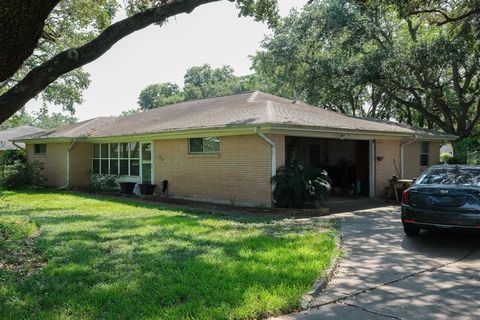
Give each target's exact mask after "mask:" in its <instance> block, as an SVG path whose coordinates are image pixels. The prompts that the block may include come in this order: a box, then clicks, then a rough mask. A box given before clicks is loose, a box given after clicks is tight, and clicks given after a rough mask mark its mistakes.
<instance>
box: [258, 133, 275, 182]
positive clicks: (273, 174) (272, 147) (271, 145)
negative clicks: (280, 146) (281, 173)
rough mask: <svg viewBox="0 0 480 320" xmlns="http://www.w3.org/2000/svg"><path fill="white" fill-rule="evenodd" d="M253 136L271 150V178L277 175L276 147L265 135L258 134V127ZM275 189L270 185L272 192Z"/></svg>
mask: <svg viewBox="0 0 480 320" xmlns="http://www.w3.org/2000/svg"><path fill="white" fill-rule="evenodd" d="M255 134H256V135H257V136H259V137H260V138H262V139H263V141H265V142H266V143H268V144H269V145H270V147H271V149H272V177H274V176H275V175H276V174H277V145H276V144H275V142H273V141H272V140H270V139H269V138H268V137H267V136H266V135H264V134H263V133H261V132H260V129H259V128H258V127H255ZM274 189H275V185H274V184H272V191H273V190H274Z"/></svg>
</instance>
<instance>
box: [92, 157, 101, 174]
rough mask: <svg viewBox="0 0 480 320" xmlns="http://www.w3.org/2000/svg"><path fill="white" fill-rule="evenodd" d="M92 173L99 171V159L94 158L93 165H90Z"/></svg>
mask: <svg viewBox="0 0 480 320" xmlns="http://www.w3.org/2000/svg"><path fill="white" fill-rule="evenodd" d="M92 171H93V174H97V173H100V160H98V159H94V160H93V166H92Z"/></svg>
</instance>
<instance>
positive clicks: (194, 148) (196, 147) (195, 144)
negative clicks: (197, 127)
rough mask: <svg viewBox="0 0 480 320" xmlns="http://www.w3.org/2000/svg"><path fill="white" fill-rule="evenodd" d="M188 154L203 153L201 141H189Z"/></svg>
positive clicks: (198, 139)
mask: <svg viewBox="0 0 480 320" xmlns="http://www.w3.org/2000/svg"><path fill="white" fill-rule="evenodd" d="M189 143H190V152H203V139H202V138H193V139H189Z"/></svg>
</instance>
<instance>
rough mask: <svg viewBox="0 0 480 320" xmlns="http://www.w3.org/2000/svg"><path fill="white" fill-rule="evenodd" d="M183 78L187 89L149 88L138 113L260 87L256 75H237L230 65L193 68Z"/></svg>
mask: <svg viewBox="0 0 480 320" xmlns="http://www.w3.org/2000/svg"><path fill="white" fill-rule="evenodd" d="M183 78H184V88H183V89H180V87H179V86H177V85H176V84H173V83H170V82H166V83H157V84H152V85H149V86H147V87H146V88H145V89H143V90H142V91H141V92H140V96H139V97H138V105H139V106H140V110H138V111H142V110H149V109H153V108H158V107H162V106H165V105H168V104H173V103H178V102H183V101H188V100H194V99H202V98H209V97H216V96H223V95H229V94H237V93H241V92H246V91H251V90H256V89H258V88H259V86H260V85H259V84H258V83H257V81H256V77H255V76H254V75H247V76H241V77H238V76H235V74H234V71H233V69H232V68H231V67H230V66H223V67H220V68H212V66H210V65H209V64H204V65H201V66H195V67H191V68H189V69H188V70H187V72H186V73H185V76H184V77H183ZM132 112H135V110H132ZM125 115H126V114H125Z"/></svg>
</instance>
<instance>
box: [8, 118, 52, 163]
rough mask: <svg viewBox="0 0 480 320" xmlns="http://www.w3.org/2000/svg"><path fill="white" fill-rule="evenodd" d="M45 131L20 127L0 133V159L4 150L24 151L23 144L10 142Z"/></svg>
mask: <svg viewBox="0 0 480 320" xmlns="http://www.w3.org/2000/svg"><path fill="white" fill-rule="evenodd" d="M44 131H45V130H43V129H40V128H37V127H33V126H28V125H22V126H18V127H14V128H9V129H5V130H1V131H0V157H1V156H2V155H3V154H4V153H5V150H15V149H25V144H24V143H21V142H19V143H13V142H12V140H15V139H17V138H19V137H23V136H26V135H32V134H36V133H40V132H44Z"/></svg>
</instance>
